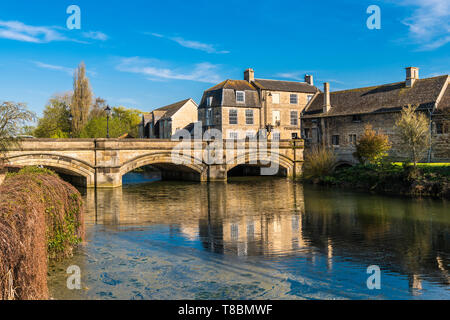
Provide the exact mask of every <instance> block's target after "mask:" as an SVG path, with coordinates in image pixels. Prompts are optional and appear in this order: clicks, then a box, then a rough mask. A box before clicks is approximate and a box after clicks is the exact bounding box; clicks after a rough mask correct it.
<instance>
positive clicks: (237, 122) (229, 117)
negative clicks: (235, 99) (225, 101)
mask: <svg viewBox="0 0 450 320" xmlns="http://www.w3.org/2000/svg"><path fill="white" fill-rule="evenodd" d="M232 112H236V123H231V121H230V120H231V113H232ZM228 123H229V124H232V125H237V124H239V116H238V109H230V110H228Z"/></svg>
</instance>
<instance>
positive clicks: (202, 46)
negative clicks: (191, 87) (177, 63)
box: [145, 33, 230, 54]
mask: <svg viewBox="0 0 450 320" xmlns="http://www.w3.org/2000/svg"><path fill="white" fill-rule="evenodd" d="M145 34H149V35H152V36H154V37H157V38H166V39H169V40H171V41H174V42H176V43H178V44H179V45H180V46H182V47H185V48H190V49H194V50H200V51H204V52H207V53H218V54H225V53H230V51H225V50H218V49H216V48H215V46H214V45H212V44H208V43H202V42H199V41H192V40H186V39H184V38H181V37H166V36H164V35H162V34H159V33H145Z"/></svg>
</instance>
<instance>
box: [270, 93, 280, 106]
mask: <svg viewBox="0 0 450 320" xmlns="http://www.w3.org/2000/svg"><path fill="white" fill-rule="evenodd" d="M275 96H277V97H278V98H277V99H275ZM272 103H273V104H280V94H279V93H272Z"/></svg>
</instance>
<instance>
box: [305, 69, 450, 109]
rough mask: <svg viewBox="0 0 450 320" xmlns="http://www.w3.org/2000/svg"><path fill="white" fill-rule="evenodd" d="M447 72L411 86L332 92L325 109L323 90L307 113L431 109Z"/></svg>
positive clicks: (443, 83)
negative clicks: (324, 109)
mask: <svg viewBox="0 0 450 320" xmlns="http://www.w3.org/2000/svg"><path fill="white" fill-rule="evenodd" d="M447 79H448V75H444V76H438V77H434V78H426V79H419V80H416V82H415V83H414V85H413V87H412V88H408V87H406V85H405V82H404V81H403V82H397V83H391V84H385V85H380V86H374V87H367V88H358V89H351V90H344V91H335V92H331V93H330V101H331V109H330V110H329V111H328V112H326V113H324V112H323V101H324V97H323V93H320V94H318V95H317V96H316V97H315V98H314V100H313V101H312V102H311V103H310V105H309V106H307V108H306V110H305V113H304V116H305V118H308V117H318V116H340V115H351V114H367V113H379V112H392V111H399V110H401V108H403V107H405V106H407V105H415V106H418V107H419V109H426V108H432V107H433V106H434V104H435V102H436V100H437V98H438V96H439V94H440V93H441V91H442V89H443V86H444V85H445V83H446V81H447Z"/></svg>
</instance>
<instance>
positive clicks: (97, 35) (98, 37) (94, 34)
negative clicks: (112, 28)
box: [83, 31, 108, 41]
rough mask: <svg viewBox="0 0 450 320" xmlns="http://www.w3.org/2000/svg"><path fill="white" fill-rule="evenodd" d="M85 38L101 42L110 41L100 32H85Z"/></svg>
mask: <svg viewBox="0 0 450 320" xmlns="http://www.w3.org/2000/svg"><path fill="white" fill-rule="evenodd" d="M83 37H85V38H89V39H94V40H100V41H106V40H108V36H107V35H106V34H104V33H103V32H100V31H89V32H83Z"/></svg>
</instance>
